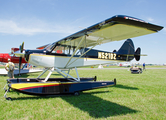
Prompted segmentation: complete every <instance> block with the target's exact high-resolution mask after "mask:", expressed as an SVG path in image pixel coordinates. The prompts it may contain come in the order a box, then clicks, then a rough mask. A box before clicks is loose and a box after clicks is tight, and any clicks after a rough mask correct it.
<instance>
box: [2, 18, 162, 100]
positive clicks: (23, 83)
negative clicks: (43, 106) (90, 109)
mask: <svg viewBox="0 0 166 120" xmlns="http://www.w3.org/2000/svg"><path fill="white" fill-rule="evenodd" d="M161 29H163V27H162V26H158V25H154V24H151V23H147V22H145V21H143V20H141V19H137V18H134V17H129V16H124V15H116V16H113V17H111V18H109V19H106V20H104V21H102V22H100V23H97V24H95V25H92V26H90V27H88V28H86V29H83V30H81V31H79V32H77V33H75V34H72V35H70V36H68V37H65V38H63V39H61V40H59V41H56V42H54V43H52V44H49V45H46V46H44V47H45V48H44V49H42V50H25V52H19V53H18V52H17V53H16V52H15V55H16V56H19V57H24V58H25V60H26V61H27V62H28V63H30V64H33V65H36V66H42V67H44V68H45V70H44V71H43V73H41V75H39V76H38V77H37V78H17V79H8V80H7V81H8V83H9V84H8V87H9V89H10V88H11V89H12V90H14V91H17V92H21V93H25V94H30V95H39V96H42V95H59V94H74V95H79V92H80V91H85V90H91V89H96V88H101V87H107V86H113V85H116V79H114V80H113V81H96V77H94V78H80V76H79V74H78V71H77V68H78V67H82V66H92V65H99V64H109V63H115V62H122V61H131V60H132V59H134V58H135V59H136V60H137V61H139V60H140V56H141V48H137V50H136V51H135V48H134V44H133V42H132V40H131V39H130V38H133V37H137V36H142V35H146V34H151V33H156V32H158V31H160V30H161ZM124 39H127V40H126V41H125V42H124V44H123V45H122V47H121V48H120V49H119V50H117V51H116V50H114V51H113V52H109V51H101V50H96V49H93V48H94V47H95V46H97V45H100V44H104V43H108V42H113V41H120V40H124ZM59 50H60V51H62V53H57V51H59ZM72 68H75V71H76V74H77V77H73V76H71V75H70V74H69V73H70V69H72ZM64 69H67V70H68V71H67V72H66V71H64ZM46 71H49V73H48V75H47V77H46V78H40V77H41V76H42V75H43V74H44V73H46ZM52 72H58V73H59V74H60V75H62V76H63V78H50V75H51V74H52ZM7 92H8V90H7V91H6V92H5V94H4V97H5V98H6V99H7V100H11V98H10V97H7V95H6V94H7Z"/></svg>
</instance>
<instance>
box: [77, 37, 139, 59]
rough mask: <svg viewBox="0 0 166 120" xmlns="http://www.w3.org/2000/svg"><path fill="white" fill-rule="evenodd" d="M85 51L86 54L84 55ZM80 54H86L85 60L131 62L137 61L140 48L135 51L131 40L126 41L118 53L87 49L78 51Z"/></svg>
mask: <svg viewBox="0 0 166 120" xmlns="http://www.w3.org/2000/svg"><path fill="white" fill-rule="evenodd" d="M86 51H88V52H87V53H86ZM80 53H81V54H84V53H86V54H84V57H87V58H98V59H106V60H117V61H131V60H133V59H134V58H135V59H136V60H137V61H139V60H140V54H141V48H137V50H136V51H135V48H134V44H133V41H132V40H131V39H127V40H126V41H125V42H124V43H123V45H122V46H121V48H120V49H119V50H118V51H116V50H114V51H113V52H108V51H101V50H95V49H91V50H90V51H89V48H83V49H81V50H80Z"/></svg>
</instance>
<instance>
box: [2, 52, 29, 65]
mask: <svg viewBox="0 0 166 120" xmlns="http://www.w3.org/2000/svg"><path fill="white" fill-rule="evenodd" d="M8 59H10V60H11V62H13V63H19V57H16V56H15V55H13V56H10V55H9V54H8V53H0V62H4V63H7V62H8ZM22 63H27V62H26V61H25V59H24V58H22Z"/></svg>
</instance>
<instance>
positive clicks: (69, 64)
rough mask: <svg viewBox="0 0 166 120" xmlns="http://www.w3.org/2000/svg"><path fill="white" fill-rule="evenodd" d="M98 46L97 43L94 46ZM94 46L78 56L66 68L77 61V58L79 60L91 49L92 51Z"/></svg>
mask: <svg viewBox="0 0 166 120" xmlns="http://www.w3.org/2000/svg"><path fill="white" fill-rule="evenodd" d="M96 45H98V43H97V44H96ZM96 45H94V46H92V47H91V48H90V49H89V50H87V51H86V52H85V53H83V54H82V55H80V56H79V57H78V58H77V59H75V60H74V61H73V62H72V63H70V64H69V65H68V66H70V65H71V64H73V63H74V62H75V61H76V60H78V59H79V58H81V57H82V56H83V55H85V54H86V53H87V52H89V51H90V50H91V49H93V48H94V47H95V46H96Z"/></svg>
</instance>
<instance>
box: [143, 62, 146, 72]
mask: <svg viewBox="0 0 166 120" xmlns="http://www.w3.org/2000/svg"><path fill="white" fill-rule="evenodd" d="M143 70H145V71H146V69H145V63H143Z"/></svg>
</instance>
